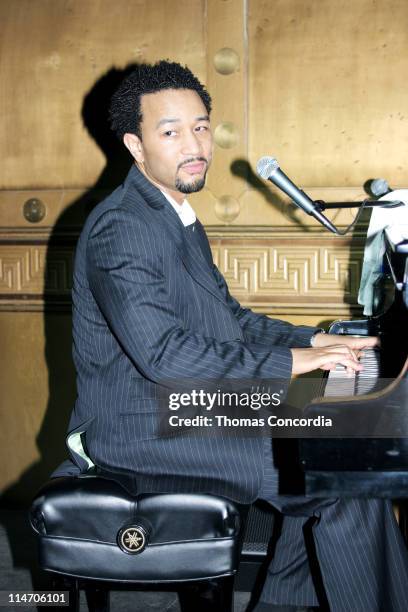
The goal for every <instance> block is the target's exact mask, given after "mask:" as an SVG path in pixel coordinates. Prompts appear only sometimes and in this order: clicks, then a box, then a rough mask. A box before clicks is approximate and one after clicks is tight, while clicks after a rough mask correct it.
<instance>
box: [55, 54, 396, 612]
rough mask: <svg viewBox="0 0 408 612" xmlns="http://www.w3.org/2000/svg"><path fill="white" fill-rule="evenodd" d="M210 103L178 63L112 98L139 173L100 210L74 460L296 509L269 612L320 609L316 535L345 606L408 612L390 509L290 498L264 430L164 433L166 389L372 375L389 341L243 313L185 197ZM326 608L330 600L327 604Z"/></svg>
mask: <svg viewBox="0 0 408 612" xmlns="http://www.w3.org/2000/svg"><path fill="white" fill-rule="evenodd" d="M210 111H211V99H210V96H209V94H208V92H207V91H206V90H205V88H204V87H203V85H202V84H201V83H200V82H199V81H198V79H197V78H196V77H195V76H194V75H193V74H192V73H191V72H190V70H188V69H187V68H184V67H182V66H181V65H179V64H176V63H171V62H167V61H161V62H159V63H157V64H155V65H148V64H142V65H139V66H138V67H137V68H136V69H135V71H134V72H132V73H131V74H130V75H128V76H127V77H126V79H125V80H124V81H123V83H122V84H121V85H120V87H119V89H118V91H117V92H116V94H115V95H114V97H113V100H112V106H111V121H112V127H113V129H114V130H115V131H116V133H117V135H118V137H119V138H120V139H121V140H122V141H123V143H124V145H125V146H126V147H127V149H128V150H129V152H130V154H131V156H132V158H133V165H132V168H131V170H130V172H129V174H128V177H127V178H126V180H125V182H124V184H123V185H122V186H121V187H119V188H118V189H117V190H116V191H115V192H114V193H113V194H111V195H110V196H108V198H107V199H106V200H104V201H103V202H102V203H101V204H99V205H98V206H96V207H95V208H94V210H93V211H92V212H91V214H90V215H89V217H88V219H87V221H86V224H85V226H84V229H83V231H82V233H81V237H80V239H79V242H78V246H77V251H76V258H75V271H74V283H73V325H74V328H73V335H74V361H75V366H76V370H77V389H78V398H77V401H76V405H75V408H74V411H73V414H72V418H71V421H70V425H69V436H71V439H72V435H73V434H75V432H77V433H81V434H84V435H85V436H86V453H85V449H79V447H78V445H77V446H75V448H74V447H73V446H71V456H72V459H73V461H74V463H75V464H76V467H75V466H74V465H73V464H72V463H71V464H70V465H68V464H67V463H66V464H64V465H63V466H61V468H60V469H59V470H58V471H57V472H55V473H54V475H55V476H57V475H58V476H61V475H67V474H72V473H76V472H78V470H80V471H85V470H86V469H87V468H88V467H89V465H92V464H96V465H98V466H100V467H101V468H104V469H107V470H110V471H113V472H117V473H121V472H127V473H131V474H133V475H134V480H135V483H136V487H137V491H138V492H141V493H143V492H144V491H146V492H147V491H148V492H154V491H157V492H166V491H178V492H180V491H185V490H186V487H187V490H188V491H192V492H194V491H199V492H201V493H202V492H206V493H209V494H218V495H224V496H226V497H230V498H232V499H234V500H237V501H239V502H241V503H251V502H253V501H254V500H256V499H258V498H261V499H264V500H266V501H267V502H269V503H270V504H271V505H272V506H274V507H275V508H276V509H278V510H279V511H280V512H282V513H283V515H284V520H283V527H282V532H281V535H280V538H279V540H278V542H277V546H276V551H275V555H274V558H273V559H272V561H271V564H270V567H269V569H268V572H267V576H266V581H265V585H264V587H263V591H262V594H261V597H260V601H259V603H258V604H257V608H256V611H257V612H261V611H262V612H272V611H273V610H275V611H278V610H296V609H297V608H298V607H305V606H308V607H313V606H318V605H319V600H318V598H317V595H316V590H315V586H314V585H315V582H314V580H315V577H314V576H312V574H311V569H310V566H309V555H308V551H307V549H306V544H305V537H304V527H305V525H306V523H310V519H311V520H313V521H315V522H314V526H313V536H314V542H315V546H316V553H317V557H318V561H319V564H320V572H321V575H322V579H323V584H324V588H325V592H326V596H327V601H328V603H329V606H330V610H331V611H332V612H380V610H382V611H385V610H387V612H388V611H394V612H405V611H406V610H408V555H407V551H406V549H405V545H404V542H403V540H402V537H401V534H400V532H399V529H398V525H397V524H396V521H395V517H394V514H393V510H392V505H391V503H390V502H389V501H387V500H381V499H336V498H333V499H323V500H322V499H313V498H307V497H305V496H295V495H294V496H282V495H280V494H279V491H278V484H279V483H278V473H277V470H276V468H275V465H274V460H273V455H272V447H271V443H270V440H269V439H268V438H267V437H265V436H255V437H250V436H238V435H237V436H236V437H234V436H232V435H230V434H228V435H227V434H222V433H220V434H218V435H214V436H199V435H197V436H183V435H178V436H172V437H163V436H162V437H161V436H160V435H159V433H158V431H157V430H156V429H155V416H156V413H155V400H154V398H155V397H156V395H155V393H156V387H157V385H159V384H160V383H161V382H162V381H163V380H164V379H170V380H178V379H186V378H189V379H195V380H200V379H201V380H202V379H204V380H205V379H210V380H214V379H216V380H221V379H223V378H229V379H237V380H244V379H251V380H254V379H262V380H267V379H274V378H275V379H276V378H279V379H282V378H283V379H285V380H287V381H289V380H290V378H291V377H292V376H293V375H296V374H302V373H306V372H310V371H313V370H316V369H318V368H320V369H323V370H330V369H333V368H335V367H336V364H342V366H344V368H345V369H346V370H347V371H348V372H349V373H353V372H359V371H361V370H362V365H361V363H360V361H359V359H360V356H361V354H362V351H363V350H364V349H366V348H367V347H374V346H376V345H377V342H378V341H377V338H375V337H364V338H352V337H349V338H347V337H343V336H336V335H329V334H325V333H321V330H319V329H316V328H313V327H307V326H294V325H291V324H289V323H287V322H284V321H280V320H276V319H269V318H268V317H266V316H263V315H260V314H256V313H253V312H252V311H250V310H249V309H246V308H243V307H242V306H241V305H240V304H239V303H238V302H237V301H236V300H235V299H234V298H233V297H232V296H231V295H230V293H229V291H228V287H227V284H226V282H225V279H224V277H223V276H222V274H221V273H220V271H219V270H218V268H217V267H216V266H215V265H214V262H213V259H212V255H211V250H210V247H209V243H208V240H207V237H206V234H205V231H204V229H203V226H202V225H201V224H200V222H199V220H198V219H197V218H196V215H195V213H194V211H193V209H192V207H191V206H190V204H189V203H188V201H187V200H186V194H189V193H193V192H196V191H199V190H200V189H202V188H203V187H204V184H205V177H206V174H207V170H208V168H209V165H210V162H211V156H212V134H211V127H210ZM320 603H321V602H320Z"/></svg>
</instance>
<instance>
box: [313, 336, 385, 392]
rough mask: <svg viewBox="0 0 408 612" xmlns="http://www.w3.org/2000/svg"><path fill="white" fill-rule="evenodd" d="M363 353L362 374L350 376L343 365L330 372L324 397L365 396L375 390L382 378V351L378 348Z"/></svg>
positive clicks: (361, 361) (361, 358) (361, 359)
mask: <svg viewBox="0 0 408 612" xmlns="http://www.w3.org/2000/svg"><path fill="white" fill-rule="evenodd" d="M363 353H364V354H363V356H362V357H360V363H361V364H362V365H363V366H364V370H362V371H361V372H353V373H352V374H349V373H348V372H347V371H346V368H345V367H344V366H342V365H341V364H337V366H336V369H335V370H330V371H329V375H328V378H327V383H326V387H325V391H324V397H335V396H338V395H364V394H365V393H370V391H372V390H373V389H374V387H375V386H376V384H377V381H378V378H379V376H380V351H379V349H377V348H374V349H365V350H364V352H363Z"/></svg>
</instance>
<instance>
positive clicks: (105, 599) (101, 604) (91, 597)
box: [85, 585, 110, 612]
mask: <svg viewBox="0 0 408 612" xmlns="http://www.w3.org/2000/svg"><path fill="white" fill-rule="evenodd" d="M85 594H86V601H87V604H88V610H89V612H109V610H110V601H109V591H108V590H107V589H104V588H100V587H96V586H95V587H94V586H88V585H87V586H86V587H85Z"/></svg>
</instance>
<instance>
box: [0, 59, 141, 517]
mask: <svg viewBox="0 0 408 612" xmlns="http://www.w3.org/2000/svg"><path fill="white" fill-rule="evenodd" d="M134 68H135V65H134V64H131V65H129V66H127V67H126V68H125V69H123V70H119V69H116V68H112V69H110V70H109V71H108V72H107V73H105V74H104V75H103V76H102V77H101V78H100V79H99V80H98V81H97V82H96V83H95V85H94V86H93V87H92V89H91V90H90V91H89V92H88V94H87V95H86V97H85V98H84V103H83V106H82V120H83V123H84V125H85V127H86V128H87V130H88V132H89V134H90V135H91V136H92V138H93V139H94V140H95V142H96V144H97V145H98V146H99V147H100V149H101V150H102V152H103V153H104V155H105V158H106V165H105V167H104V168H103V170H102V172H101V174H100V176H99V178H98V179H97V181H96V183H95V185H94V186H93V187H91V188H90V189H89V190H88V191H87V192H86V193H84V194H83V195H82V196H81V197H80V198H78V199H77V200H75V201H73V202H72V203H70V204H69V205H68V206H67V207H66V208H65V209H64V211H63V212H62V214H61V215H60V217H59V218H58V219H57V221H56V223H55V226H54V228H53V230H52V234H51V236H50V239H49V243H48V247H47V255H46V265H45V285H44V286H45V291H44V294H43V300H44V329H45V357H46V362H47V367H48V383H49V399H48V404H47V408H46V411H45V416H44V419H43V422H42V424H41V427H40V430H39V432H38V434H37V437H36V443H37V446H38V451H39V454H40V459H39V460H38V461H37V462H35V463H34V464H33V465H31V466H30V467H29V468H28V469H27V470H26V471H25V472H24V473H23V474H22V475H21V477H20V479H19V480H18V481H17V482H16V483H14V484H13V485H11V486H10V487H9V488H8V489H6V490H5V491H4V492H3V494H2V496H1V498H0V504H2V505H10V504H12V505H13V504H20V505H21V504H25V505H26V504H27V503H28V502H29V501H30V500H31V499H32V497H33V496H34V494H35V492H36V491H37V490H38V488H39V487H40V486H41V484H43V483H44V482H45V481H46V480H47V479H48V477H49V475H50V473H51V472H52V471H53V470H54V469H55V468H56V467H57V466H58V464H59V463H61V461H63V460H64V459H66V458H67V451H66V447H65V436H66V430H67V426H68V421H69V417H70V413H71V411H72V408H73V406H74V402H75V397H76V389H75V371H74V366H73V363H72V358H71V352H72V336H71V305H70V300H69V297H68V295H64V290H65V291H66V287H69V286H70V285H71V278H66V279H63V280H62V281H61V279H60V276H59V274H60V273H61V270H57V268H58V265H59V263H58V259H59V257H58V253H60V252H61V251H62V250H63V251H65V252H66V251H67V250H68V251H69V252H72V253H73V252H74V249H75V243H76V240H77V237H78V234H79V232H80V230H81V227H82V225H83V223H84V221H85V219H86V216H87V215H88V213H89V212H90V211H91V210H92V208H93V207H94V206H95V205H96V204H97V203H98V202H99V201H101V200H102V199H103V198H104V197H105V195H106V194H107V193H109V192H110V191H112V190H113V189H114V188H116V187H117V186H118V185H119V184H120V183H121V182H122V181H123V180H124V178H125V176H126V174H127V172H128V170H129V168H130V165H131V158H130V156H129V154H128V152H127V150H126V149H125V147H124V146H123V144H122V143H120V142H119V140H118V139H117V138H116V136H115V135H114V133H113V132H112V131H111V129H110V127H109V122H108V107H109V101H110V98H111V96H112V94H113V92H114V91H115V90H116V88H117V86H118V84H119V83H120V82H121V81H122V79H123V78H124V77H125V76H126V75H127V74H128V73H129V72H131V71H132V70H133V69H134ZM72 154H73V155H75V151H73V152H72ZM56 282H58V284H60V283H61V282H62V283H63V284H64V288H63V289H62V291H61V289H60V288H59V289H58V291H56V289H55V285H56Z"/></svg>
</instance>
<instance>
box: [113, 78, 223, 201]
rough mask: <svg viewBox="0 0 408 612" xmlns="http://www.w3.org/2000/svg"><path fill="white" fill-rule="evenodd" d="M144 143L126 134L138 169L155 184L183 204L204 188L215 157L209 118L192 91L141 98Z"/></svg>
mask: <svg viewBox="0 0 408 612" xmlns="http://www.w3.org/2000/svg"><path fill="white" fill-rule="evenodd" d="M141 111H142V122H141V135H142V137H141V139H140V138H138V137H137V136H135V135H133V134H125V136H124V142H125V145H126V146H127V147H128V149H129V150H130V152H131V153H132V155H133V157H134V158H135V160H136V162H137V165H138V166H139V168H140V169H141V170H142V172H143V173H144V174H145V175H146V176H147V178H149V179H150V180H151V181H152V182H153V183H154V184H156V185H157V186H158V187H159V188H160V189H163V191H166V192H168V193H169V194H170V195H171V196H173V197H174V198H175V199H176V200H177V201H179V202H182V201H183V199H184V195H182V194H185V193H193V192H195V191H199V190H200V189H202V188H203V187H204V183H205V176H206V173H207V170H208V167H209V165H210V163H211V157H212V134H211V130H210V122H209V117H208V115H207V111H206V109H205V106H204V104H203V103H202V101H201V98H200V96H199V95H198V94H197V93H196V92H195V91H193V90H191V89H165V90H163V91H159V92H156V93H152V94H145V95H143V96H142V98H141Z"/></svg>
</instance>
